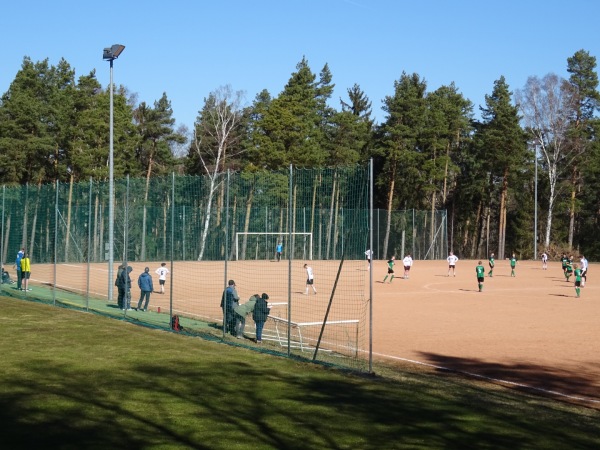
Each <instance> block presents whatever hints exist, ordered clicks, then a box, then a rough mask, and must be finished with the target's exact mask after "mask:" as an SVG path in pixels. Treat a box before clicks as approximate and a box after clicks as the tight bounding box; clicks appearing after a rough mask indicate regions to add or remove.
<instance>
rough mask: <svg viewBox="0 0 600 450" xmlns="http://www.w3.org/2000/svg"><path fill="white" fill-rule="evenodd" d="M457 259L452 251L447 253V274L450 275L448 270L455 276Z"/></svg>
mask: <svg viewBox="0 0 600 450" xmlns="http://www.w3.org/2000/svg"><path fill="white" fill-rule="evenodd" d="M457 261H458V256H456V255H455V254H454V253H452V252H450V254H449V255H448V276H450V272H452V275H454V276H456V262H457Z"/></svg>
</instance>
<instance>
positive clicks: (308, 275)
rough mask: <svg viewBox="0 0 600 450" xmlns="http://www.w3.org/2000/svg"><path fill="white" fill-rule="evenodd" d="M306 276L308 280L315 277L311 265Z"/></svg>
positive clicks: (307, 268)
mask: <svg viewBox="0 0 600 450" xmlns="http://www.w3.org/2000/svg"><path fill="white" fill-rule="evenodd" d="M306 277H307V279H308V280H312V279H313V277H314V276H313V270H312V267H310V266H307V267H306Z"/></svg>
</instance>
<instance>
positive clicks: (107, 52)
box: [102, 44, 125, 61]
mask: <svg viewBox="0 0 600 450" xmlns="http://www.w3.org/2000/svg"><path fill="white" fill-rule="evenodd" d="M123 50H125V46H124V45H121V44H115V45H113V46H112V47H110V48H105V49H104V52H103V53H102V59H105V60H106V61H112V60H114V59H117V58H118V57H119V55H120V54H121V53H122V52H123Z"/></svg>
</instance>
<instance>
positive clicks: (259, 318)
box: [252, 293, 269, 344]
mask: <svg viewBox="0 0 600 450" xmlns="http://www.w3.org/2000/svg"><path fill="white" fill-rule="evenodd" d="M268 299H269V296H268V295H267V294H264V293H263V295H261V296H260V298H258V299H257V300H256V303H255V304H254V310H253V311H252V319H253V320H254V323H255V324H256V343H257V344H261V343H262V330H263V327H264V326H265V322H266V321H267V317H268V315H269V306H268V305H267V300H268Z"/></svg>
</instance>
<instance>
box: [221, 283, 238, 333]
mask: <svg viewBox="0 0 600 450" xmlns="http://www.w3.org/2000/svg"><path fill="white" fill-rule="evenodd" d="M239 301H240V296H239V295H238V293H237V291H236V289H235V281H233V280H229V281H228V283H227V288H226V289H225V290H224V291H223V296H222V297H221V309H222V310H223V329H224V330H225V333H228V332H229V333H231V334H233V335H234V336H236V332H235V312H234V309H235V308H237V307H238V306H239Z"/></svg>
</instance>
